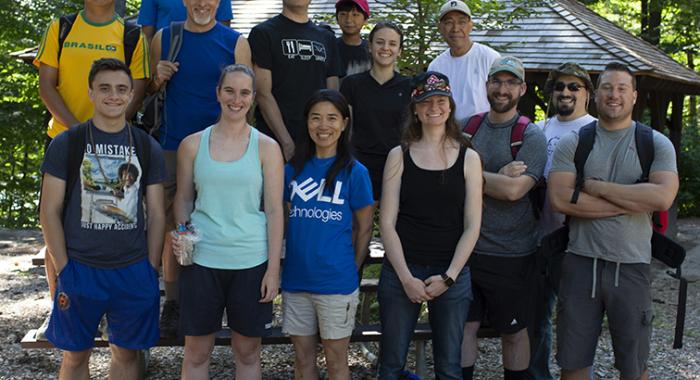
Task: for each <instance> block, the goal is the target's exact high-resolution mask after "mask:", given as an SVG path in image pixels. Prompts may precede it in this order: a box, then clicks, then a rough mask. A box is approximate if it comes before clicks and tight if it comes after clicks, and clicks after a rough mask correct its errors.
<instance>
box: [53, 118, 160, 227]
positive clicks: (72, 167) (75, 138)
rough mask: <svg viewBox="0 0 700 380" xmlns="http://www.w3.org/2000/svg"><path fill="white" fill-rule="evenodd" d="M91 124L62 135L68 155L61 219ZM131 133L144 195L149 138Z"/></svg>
mask: <svg viewBox="0 0 700 380" xmlns="http://www.w3.org/2000/svg"><path fill="white" fill-rule="evenodd" d="M90 124H92V120H88V121H86V122H84V123H81V124H78V125H76V126H75V127H73V128H70V129H68V130H67V131H65V132H63V133H67V137H68V154H67V157H66V175H67V177H66V192H65V194H64V196H63V217H64V218H65V215H66V212H65V210H66V207H67V206H68V201H69V200H70V197H71V193H72V191H73V189H74V188H75V184H76V182H78V181H79V178H80V165H82V163H83V154H84V153H85V143H86V141H87V138H86V136H87V128H88V127H89V126H90ZM131 132H132V133H133V136H134V145H135V148H136V157H138V160H139V163H140V164H141V191H142V192H143V195H144V196H145V195H146V187H147V184H146V177H147V176H148V169H149V167H150V163H151V150H150V148H151V145H150V141H149V140H150V139H151V137H150V136H149V135H147V134H146V133H145V132H144V131H141V130H139V129H138V128H132V129H131Z"/></svg>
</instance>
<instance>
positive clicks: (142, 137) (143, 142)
mask: <svg viewBox="0 0 700 380" xmlns="http://www.w3.org/2000/svg"><path fill="white" fill-rule="evenodd" d="M131 131H132V133H133V134H134V142H135V144H136V157H138V158H139V164H141V192H143V195H144V196H146V187H147V184H146V178H147V177H148V173H149V169H150V167H151V139H152V137H151V136H150V135H148V133H146V132H145V131H144V130H143V129H140V128H134V127H131Z"/></svg>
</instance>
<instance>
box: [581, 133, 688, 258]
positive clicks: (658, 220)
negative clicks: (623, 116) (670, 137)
mask: <svg viewBox="0 0 700 380" xmlns="http://www.w3.org/2000/svg"><path fill="white" fill-rule="evenodd" d="M596 124H597V122H596V121H594V122H592V123H590V124H588V125H585V126H583V127H581V129H580V130H579V132H578V136H579V137H578V146H577V147H576V153H574V165H575V166H576V185H575V188H574V195H573V196H572V199H571V201H572V202H575V201H576V199H577V198H578V193H579V192H580V191H581V189H583V184H584V182H585V175H584V172H583V169H584V166H585V165H586V160H587V159H588V156H589V154H590V153H591V149H593V142H594V141H595V130H596ZM634 142H635V145H636V148H637V155H638V157H639V164H640V165H641V167H642V176H641V177H640V178H639V180H637V183H642V182H649V171H650V170H651V164H652V162H653V161H654V130H653V129H651V128H650V127H648V126H646V125H644V124H641V123H635V128H634ZM652 221H653V227H654V231H653V233H652V236H651V254H652V257H654V258H655V259H657V260H659V261H661V262H663V263H664V264H666V265H668V266H669V267H671V268H680V266H681V264H683V261H684V260H685V254H686V252H685V249H684V248H683V247H682V246H680V245H679V244H678V243H676V242H674V241H673V240H672V239H670V238H668V237H666V236H664V234H663V233H664V232H665V231H666V227H667V226H666V225H663V224H662V222H665V223H668V211H666V210H664V211H655V212H654V213H653V214H652Z"/></svg>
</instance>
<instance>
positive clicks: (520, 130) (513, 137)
mask: <svg viewBox="0 0 700 380" xmlns="http://www.w3.org/2000/svg"><path fill="white" fill-rule="evenodd" d="M528 124H530V119H528V118H527V116H523V115H520V116H519V117H518V120H517V121H516V122H515V125H514V126H513V128H512V129H511V130H510V154H511V155H513V159H514V160H515V157H516V156H517V155H518V151H519V150H520V147H521V146H522V145H523V137H524V136H525V129H527V126H528Z"/></svg>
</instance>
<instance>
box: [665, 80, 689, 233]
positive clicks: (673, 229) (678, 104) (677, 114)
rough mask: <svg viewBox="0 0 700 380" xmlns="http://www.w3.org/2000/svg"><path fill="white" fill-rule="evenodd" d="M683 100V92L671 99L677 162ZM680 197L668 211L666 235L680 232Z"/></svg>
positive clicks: (671, 137)
mask: <svg viewBox="0 0 700 380" xmlns="http://www.w3.org/2000/svg"><path fill="white" fill-rule="evenodd" d="M683 100H685V97H684V95H683V94H678V93H677V94H673V97H672V100H671V105H672V108H671V124H670V128H669V134H668V137H669V139H670V140H671V143H672V144H673V148H674V149H675V150H676V162H680V161H679V160H680V158H681V155H680V151H681V135H682V134H683ZM677 220H678V199H677V198H676V201H674V202H673V206H671V209H670V210H669V212H668V229H667V230H666V235H668V236H670V237H675V236H676V233H677V232H678V224H677Z"/></svg>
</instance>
